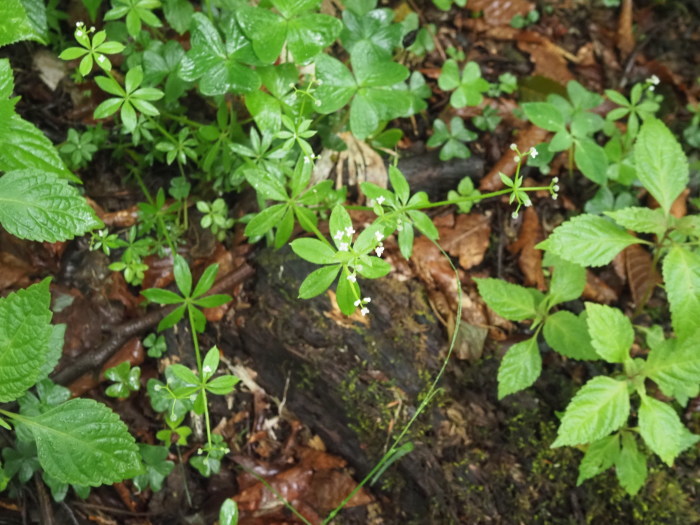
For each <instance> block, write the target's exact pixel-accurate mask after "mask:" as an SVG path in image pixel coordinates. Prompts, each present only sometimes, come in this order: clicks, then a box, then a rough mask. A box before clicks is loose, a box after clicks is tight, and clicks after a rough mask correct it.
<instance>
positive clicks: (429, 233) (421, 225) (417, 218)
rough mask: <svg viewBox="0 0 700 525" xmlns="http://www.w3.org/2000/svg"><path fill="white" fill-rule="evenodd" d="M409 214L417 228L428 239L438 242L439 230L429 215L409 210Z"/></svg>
mask: <svg viewBox="0 0 700 525" xmlns="http://www.w3.org/2000/svg"><path fill="white" fill-rule="evenodd" d="M407 213H408V216H409V217H410V218H411V220H412V221H413V224H415V226H416V228H418V230H419V231H420V232H421V233H422V234H423V235H425V236H426V237H427V238H428V239H431V240H433V241H436V240H437V239H438V237H440V233H439V232H438V229H437V228H436V227H435V224H433V221H432V220H431V219H430V217H428V215H426V214H425V213H423V212H422V211H418V210H408V212H407Z"/></svg>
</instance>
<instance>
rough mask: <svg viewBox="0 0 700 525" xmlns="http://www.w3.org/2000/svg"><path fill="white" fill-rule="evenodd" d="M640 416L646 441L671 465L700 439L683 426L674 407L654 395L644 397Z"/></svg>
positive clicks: (640, 430)
mask: <svg viewBox="0 0 700 525" xmlns="http://www.w3.org/2000/svg"><path fill="white" fill-rule="evenodd" d="M638 417H639V433H640V434H641V435H642V438H644V442H645V443H646V445H647V446H648V447H649V448H650V449H651V450H652V451H653V452H654V453H655V454H656V455H658V456H659V457H660V458H661V459H662V461H663V462H664V463H666V464H667V465H668V466H669V467H671V466H673V460H674V459H676V457H677V456H678V455H679V454H680V453H681V452H683V451H684V450H685V449H686V448H688V447H689V446H691V445H692V444H693V443H697V442H698V441H700V436H696V435H694V434H690V433H689V432H688V429H687V428H685V426H683V423H681V419H680V418H679V417H678V414H677V413H676V411H675V410H674V409H673V407H671V406H670V405H668V404H666V403H664V402H663V401H659V400H658V399H654V398H653V397H649V396H643V397H642V404H641V406H640V407H639V416H638Z"/></svg>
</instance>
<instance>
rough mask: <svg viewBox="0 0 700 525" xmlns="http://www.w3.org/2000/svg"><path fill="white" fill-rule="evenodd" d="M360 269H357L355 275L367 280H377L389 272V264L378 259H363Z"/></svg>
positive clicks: (369, 257)
mask: <svg viewBox="0 0 700 525" xmlns="http://www.w3.org/2000/svg"><path fill="white" fill-rule="evenodd" d="M362 262H363V264H362V265H361V268H360V267H359V266H358V267H357V273H359V274H360V275H361V276H362V277H366V278H367V279H379V278H380V277H384V276H385V275H387V274H388V273H389V272H390V271H391V264H389V263H388V262H386V261H385V260H384V259H380V258H379V257H371V256H368V257H363V259H362Z"/></svg>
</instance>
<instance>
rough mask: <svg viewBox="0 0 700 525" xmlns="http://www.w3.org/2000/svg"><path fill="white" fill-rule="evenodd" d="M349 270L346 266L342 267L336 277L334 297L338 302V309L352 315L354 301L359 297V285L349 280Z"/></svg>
mask: <svg viewBox="0 0 700 525" xmlns="http://www.w3.org/2000/svg"><path fill="white" fill-rule="evenodd" d="M349 275H350V274H349V272H348V270H347V268H343V271H342V272H341V273H340V278H339V279H338V286H337V287H336V290H335V299H336V302H337V303H338V307H339V308H340V311H341V312H343V313H344V314H345V315H352V314H353V312H354V311H355V310H356V308H357V307H356V306H355V301H356V300H358V299H359V297H360V287H359V286H358V285H357V283H356V282H351V281H350V280H349V279H348V276H349Z"/></svg>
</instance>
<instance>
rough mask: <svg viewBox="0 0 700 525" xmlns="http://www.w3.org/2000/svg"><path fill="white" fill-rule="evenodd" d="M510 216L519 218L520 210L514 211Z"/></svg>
mask: <svg viewBox="0 0 700 525" xmlns="http://www.w3.org/2000/svg"><path fill="white" fill-rule="evenodd" d="M510 216H511V217H513V218H514V219H517V218H518V212H517V211H514V212H513V213H512V214H511V215H510Z"/></svg>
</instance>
